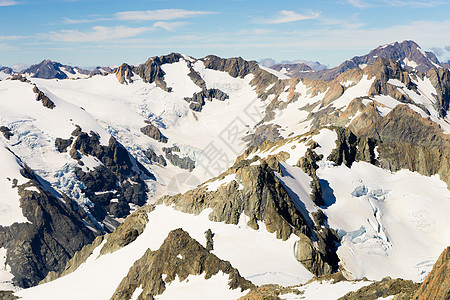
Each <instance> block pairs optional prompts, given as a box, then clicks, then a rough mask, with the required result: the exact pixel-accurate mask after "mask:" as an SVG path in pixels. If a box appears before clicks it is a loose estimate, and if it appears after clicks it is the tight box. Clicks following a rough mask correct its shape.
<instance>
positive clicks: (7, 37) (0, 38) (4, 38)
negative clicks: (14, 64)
mask: <svg viewBox="0 0 450 300" xmlns="http://www.w3.org/2000/svg"><path fill="white" fill-rule="evenodd" d="M23 38H24V37H23V36H20V35H0V42H1V41H15V40H19V39H23Z"/></svg>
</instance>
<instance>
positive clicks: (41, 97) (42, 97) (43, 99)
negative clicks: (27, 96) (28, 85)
mask: <svg viewBox="0 0 450 300" xmlns="http://www.w3.org/2000/svg"><path fill="white" fill-rule="evenodd" d="M33 92H35V93H36V101H41V102H42V105H43V106H44V107H47V108H50V109H53V108H55V103H53V102H52V100H50V99H49V98H48V97H47V96H46V95H45V94H44V93H43V92H42V91H40V90H39V89H38V87H37V86H34V88H33Z"/></svg>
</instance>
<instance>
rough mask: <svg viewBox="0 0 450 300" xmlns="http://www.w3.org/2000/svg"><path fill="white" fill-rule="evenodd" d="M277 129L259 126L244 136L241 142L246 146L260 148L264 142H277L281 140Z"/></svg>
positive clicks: (268, 125)
mask: <svg viewBox="0 0 450 300" xmlns="http://www.w3.org/2000/svg"><path fill="white" fill-rule="evenodd" d="M279 129H280V126H279V125H273V124H266V125H261V126H259V127H258V128H256V130H255V132H254V133H252V134H249V135H247V136H245V137H244V138H243V140H244V141H245V142H248V144H247V146H260V145H262V144H263V143H264V142H265V141H271V142H277V141H280V140H282V139H283V138H282V137H281V136H280V132H279Z"/></svg>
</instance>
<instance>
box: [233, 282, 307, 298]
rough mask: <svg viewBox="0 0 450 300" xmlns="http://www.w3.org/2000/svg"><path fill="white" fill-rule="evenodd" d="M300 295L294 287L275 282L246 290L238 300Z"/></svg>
mask: <svg viewBox="0 0 450 300" xmlns="http://www.w3.org/2000/svg"><path fill="white" fill-rule="evenodd" d="M288 293H289V294H296V295H299V296H300V295H301V292H300V291H299V290H298V289H296V288H295V287H284V286H281V285H277V284H265V285H262V286H259V287H257V288H256V289H254V290H251V291H250V292H248V294H247V295H245V296H242V297H241V298H239V299H238V300H281V298H280V297H279V296H281V295H283V294H288Z"/></svg>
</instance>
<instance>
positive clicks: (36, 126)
mask: <svg viewBox="0 0 450 300" xmlns="http://www.w3.org/2000/svg"><path fill="white" fill-rule="evenodd" d="M367 69H370V68H365V69H364V70H358V72H360V73H358V74H359V75H361V76H360V79H358V80H357V79H355V78H350V79H345V80H344V79H343V80H341V82H338V85H337V87H338V88H341V87H342V93H338V96H337V97H335V99H334V98H332V97H329V98H332V100H327V101H325V100H324V99H325V97H327V96H329V93H331V92H333V88H332V87H333V85H332V84H328V83H324V82H321V83H311V82H309V81H307V80H300V79H298V80H295V79H292V80H290V81H282V80H284V79H283V78H284V77H283V76H281V75H280V74H278V73H275V71H271V74H275V75H276V76H277V79H274V80H275V82H274V81H273V80H272V81H271V79H270V77H268V78H269V79H270V80H269V79H267V78H263V79H267V82H264V80H262V79H261V78H256V79H257V80H256V82H263V83H259V85H258V84H255V83H254V81H252V80H254V79H255V76H257V74H252V73H250V74H247V75H246V76H243V77H233V76H231V75H230V74H229V73H227V72H224V71H217V70H213V69H209V68H206V67H205V63H204V62H203V61H201V60H194V59H192V58H189V57H187V56H184V58H180V60H179V61H178V62H175V63H171V64H170V63H167V64H163V65H161V70H163V71H164V74H165V75H164V78H163V80H164V82H165V83H166V84H167V87H168V88H170V90H171V92H168V91H165V90H163V89H161V88H160V87H159V86H158V85H157V84H156V83H151V84H149V83H146V82H144V80H143V79H142V78H140V77H139V76H137V75H134V77H133V78H132V82H130V83H128V84H121V83H120V82H119V80H118V79H117V77H116V76H115V74H109V75H106V76H94V77H91V78H84V79H78V80H46V79H39V78H29V79H30V80H31V84H30V83H26V82H19V81H11V80H3V81H0V99H1V100H0V111H1V114H0V122H1V124H0V125H4V126H7V127H9V128H10V129H11V131H12V132H13V133H14V135H13V136H12V137H11V139H10V140H6V139H4V138H3V137H2V136H0V139H1V141H0V142H1V143H0V158H1V159H2V162H3V161H5V162H6V163H5V166H6V167H5V169H4V170H3V171H2V172H1V174H0V175H1V178H0V189H1V190H2V191H7V193H9V194H8V197H7V198H0V225H6V226H7V225H11V224H12V223H13V222H14V221H18V222H26V221H27V220H26V219H25V218H24V217H23V215H22V214H21V210H20V207H19V206H18V203H19V199H18V194H17V190H16V189H14V188H11V183H10V181H9V180H8V179H6V178H7V177H9V178H17V179H19V181H20V180H24V178H22V177H20V176H21V175H20V173H18V172H19V171H20V162H19V161H17V159H16V158H15V157H14V155H13V154H12V153H10V152H9V151H8V150H7V149H6V148H5V146H6V147H8V148H10V149H11V150H12V151H13V152H14V154H16V155H17V156H18V157H20V159H21V160H22V161H23V162H24V163H26V164H27V165H28V166H29V167H30V168H31V169H33V170H34V172H35V173H36V174H37V175H39V176H40V177H42V178H43V179H44V180H45V181H47V182H49V183H50V184H51V185H52V187H53V188H55V190H57V191H60V192H64V193H65V194H66V195H68V196H69V197H70V198H71V199H73V200H75V201H77V202H78V203H79V204H80V205H81V206H82V205H89V204H90V200H89V199H88V198H87V197H86V196H85V195H84V194H83V189H84V186H83V184H82V183H81V182H80V181H79V180H78V179H77V176H76V174H75V167H76V166H77V163H76V161H75V160H73V159H71V158H70V154H69V153H60V152H58V151H57V150H56V148H55V139H56V138H64V139H68V138H70V137H71V133H72V131H73V130H74V129H75V125H79V126H81V128H82V129H83V131H85V132H89V131H91V130H92V131H94V132H96V133H97V134H98V135H99V136H100V142H101V145H108V141H109V139H110V137H111V136H112V137H114V138H116V139H117V141H118V142H119V143H120V144H122V145H123V146H124V147H125V148H126V149H127V150H128V153H129V154H130V157H135V158H136V159H137V160H138V161H139V162H140V163H142V165H143V166H144V167H145V168H147V169H148V170H149V171H150V172H151V173H152V174H154V175H155V178H156V180H147V181H146V184H147V185H148V187H149V195H148V196H149V198H150V200H149V202H153V201H154V200H156V199H158V198H159V197H160V196H162V195H166V194H169V195H173V194H177V193H180V192H181V193H183V192H185V191H187V190H189V189H192V188H195V187H196V186H198V185H200V184H202V183H203V182H205V181H207V180H208V179H210V178H212V177H215V176H217V175H219V174H221V173H222V172H224V171H225V170H227V169H228V168H229V167H230V166H232V165H233V164H234V162H235V160H236V157H237V156H239V155H241V154H242V153H243V152H244V151H245V150H246V149H247V146H248V145H247V143H246V142H244V141H243V140H242V138H243V137H246V136H248V135H249V134H253V133H255V132H256V130H257V129H258V126H260V125H272V126H273V127H274V128H277V129H276V130H275V131H276V132H277V134H278V136H277V138H280V139H281V138H284V140H282V141H279V142H278V143H275V144H263V145H262V146H261V147H257V148H252V149H250V150H249V153H248V157H247V158H248V159H252V158H254V157H255V156H258V157H260V158H263V159H268V158H270V157H271V156H274V155H277V154H280V153H283V155H286V158H285V161H284V162H281V163H280V169H281V172H280V173H277V174H276V176H277V178H278V180H279V181H280V182H281V183H282V185H283V186H284V187H285V189H286V190H287V191H288V194H289V195H290V196H291V199H292V201H293V202H294V204H295V207H296V208H297V210H299V211H300V212H301V213H302V214H303V215H304V216H305V218H306V219H308V220H310V221H311V220H312V219H313V217H312V213H315V212H317V211H318V210H319V209H321V210H322V211H323V212H324V213H325V215H326V216H327V218H328V220H327V225H328V226H330V227H331V228H333V229H335V230H337V232H338V234H339V236H340V237H341V244H340V246H339V248H338V250H337V254H338V256H339V258H340V259H341V262H340V263H341V266H342V267H343V268H344V269H345V271H346V274H347V275H348V276H349V277H352V278H362V277H367V278H369V279H371V280H375V279H381V278H382V277H384V276H387V275H389V276H392V277H402V278H405V279H412V280H415V281H421V280H423V279H424V277H425V276H426V274H427V273H428V272H429V270H430V269H431V265H432V263H433V262H434V261H435V259H436V258H437V256H438V255H439V253H440V252H441V251H442V248H443V247H445V246H446V244H447V243H448V241H449V240H450V231H449V230H448V228H450V223H449V221H447V218H446V212H448V211H450V194H449V190H448V189H447V186H446V184H445V183H444V182H443V181H441V180H440V179H439V177H438V175H434V176H431V177H426V176H423V175H420V174H418V173H413V172H410V171H406V170H401V171H398V172H396V173H392V172H388V171H386V170H383V169H381V168H378V167H375V166H374V165H370V164H368V163H363V162H359V163H354V164H353V166H352V167H351V168H348V167H346V166H343V165H342V166H336V165H335V164H334V163H332V162H330V161H327V157H328V156H329V155H330V153H331V152H332V150H333V149H334V148H335V147H336V141H337V139H338V135H337V134H336V132H335V131H334V130H331V129H329V128H322V127H321V126H324V125H325V126H327V125H335V124H338V126H348V125H349V124H350V123H351V122H352V120H355V119H356V118H357V117H358V116H359V115H360V114H361V110H362V109H364V107H366V106H368V105H374V106H375V107H376V112H377V113H378V114H379V116H380V117H385V116H386V115H388V114H389V113H390V112H391V111H392V110H393V109H394V108H395V107H397V106H398V105H405V103H404V102H401V101H399V100H396V99H394V97H392V96H390V95H381V94H380V95H378V94H377V95H375V96H369V91H370V90H371V89H372V88H373V84H374V82H375V81H376V80H377V79H378V78H375V76H372V75H371V74H368V73H364V72H366V70H367ZM191 70H195V71H196V72H197V73H198V75H199V76H200V77H201V79H202V80H203V81H204V83H205V85H206V89H217V90H220V91H221V92H223V93H225V94H226V95H228V96H229V98H228V99H226V100H223V101H220V100H217V99H213V100H212V101H209V100H208V99H205V102H206V103H205V105H204V106H203V107H202V109H201V112H197V111H194V110H192V109H190V108H189V103H188V102H187V101H186V100H185V99H184V98H185V97H192V96H193V95H194V94H195V93H198V92H201V91H202V88H201V87H199V86H198V85H197V84H195V83H194V81H193V80H192V79H191V78H190V77H189V75H188V74H189V73H190V72H191ZM67 75H68V76H69V74H67ZM71 75H73V74H71ZM69 77H70V76H69ZM409 79H410V80H411V81H412V82H413V83H414V84H415V85H416V86H417V91H414V90H411V89H408V88H407V87H406V86H405V84H404V83H402V82H401V81H400V80H399V79H393V78H389V79H388V80H386V83H385V84H386V85H388V86H390V87H392V88H393V89H394V90H395V91H398V92H399V93H400V94H402V95H405V96H407V97H408V99H411V100H412V102H409V103H406V105H407V106H408V107H409V108H410V109H412V110H413V111H416V112H418V113H419V114H420V118H423V119H429V120H431V121H433V122H434V123H435V124H438V125H439V126H440V128H441V129H442V130H443V132H444V133H449V132H450V125H449V124H450V122H449V120H450V119H449V117H448V116H446V117H443V116H441V115H440V113H439V112H438V108H437V99H436V96H435V95H436V94H438V91H437V89H436V88H435V87H433V84H432V83H431V80H430V79H429V78H427V77H426V76H424V77H421V76H416V75H414V74H410V75H409ZM33 84H35V85H36V86H37V87H38V88H39V90H41V91H42V92H44V93H45V94H46V95H47V96H48V97H49V98H50V99H51V101H53V102H54V104H55V108H54V109H48V108H46V107H44V106H43V105H42V103H41V102H39V101H36V100H35V99H36V94H35V93H34V92H33ZM339 84H340V85H339ZM272 88H273V90H272ZM336 90H339V89H336ZM261 91H264V92H261ZM269 91H272V92H271V93H269ZM264 93H265V96H267V97H266V98H264V99H266V100H261V99H260V96H261V95H262V94H264ZM292 95H294V96H295V97H292ZM355 99H357V100H358V101H359V102H358V105H360V106H361V108H358V109H355V108H354V106H352V101H354V100H355ZM353 104H354V103H353ZM427 112H428V113H429V114H430V115H428V114H427ZM272 113H273V114H272ZM263 119H264V121H263V122H262V121H261V120H263ZM148 122H151V124H153V125H154V126H156V127H157V128H158V129H159V130H160V131H161V134H162V135H164V136H165V137H167V139H168V142H167V143H163V142H158V141H157V140H155V139H152V138H150V137H149V136H147V135H145V134H144V133H143V132H142V131H141V128H143V127H144V126H146V125H147V124H148ZM310 130H313V131H312V132H310ZM302 134H305V135H302ZM261 136H264V135H263V134H261ZM313 141H314V142H316V143H318V146H317V147H315V148H314V151H315V152H316V153H317V154H319V155H323V158H322V159H321V161H319V162H318V164H319V169H318V170H317V176H318V177H319V179H320V183H321V185H322V191H323V194H324V197H325V202H326V205H325V206H323V207H318V206H317V205H316V204H314V202H313V201H312V199H311V196H310V194H311V192H312V188H311V177H310V176H308V175H307V174H306V173H305V171H303V170H302V169H301V168H299V167H298V166H296V165H297V164H298V162H299V159H300V158H302V157H304V156H305V153H306V152H307V149H308V148H310V147H311V144H312V143H313ZM3 144H4V146H3ZM174 146H176V148H179V150H180V151H179V152H176V153H177V154H178V155H180V157H189V158H190V159H191V160H193V161H195V168H194V170H193V171H192V172H189V170H186V169H181V168H180V167H177V166H175V165H173V164H172V163H171V162H169V161H167V166H163V165H162V164H159V163H155V162H151V161H150V158H149V157H148V156H147V155H146V153H147V152H146V151H147V150H148V149H151V150H152V151H154V153H156V155H164V154H165V151H164V150H163V148H164V147H166V148H170V147H174ZM2 149H3V150H2ZM166 158H167V157H166ZM81 161H82V162H83V163H84V166H83V167H82V168H83V170H85V171H88V170H92V169H94V168H95V167H97V166H100V165H101V162H100V161H99V160H98V159H96V158H94V157H92V156H86V155H84V156H83V157H82V159H81ZM258 163H259V161H256V162H254V163H253V164H258ZM234 179H235V174H234V173H232V174H230V175H227V176H225V177H224V178H223V179H221V180H216V181H212V182H209V183H207V184H206V189H207V191H215V190H217V189H218V187H219V186H224V185H227V184H229V183H230V182H231V181H232V180H234ZM20 182H23V181H20ZM238 189H239V190H242V187H241V186H239V188H238ZM114 200H116V199H112V200H111V202H112V201H114ZM134 208H135V207H133V209H134ZM208 213H209V211H208V210H205V211H203V212H202V213H201V214H200V215H198V216H194V215H189V214H185V213H181V212H178V211H176V210H174V209H173V208H171V207H165V206H158V207H157V208H156V209H155V210H154V211H153V212H151V213H150V214H149V220H150V221H149V224H148V226H147V229H146V230H145V232H144V233H143V234H141V236H139V237H138V239H137V240H136V241H134V242H133V243H131V244H130V245H128V246H126V247H124V248H123V249H121V250H119V251H117V252H114V253H112V254H107V255H104V256H101V257H97V256H98V253H99V249H96V251H97V252H94V254H93V255H91V257H90V258H89V260H88V262H86V263H85V264H83V265H82V266H81V267H80V268H79V269H78V270H77V271H76V272H75V273H72V274H70V275H67V276H66V277H63V278H60V279H58V280H56V281H53V282H50V283H48V284H45V285H42V286H38V287H34V288H31V289H27V290H23V291H21V292H20V293H18V295H20V296H23V297H24V299H36V297H37V298H39V296H41V295H47V296H48V295H52V296H51V297H54V299H61V298H62V297H64V298H67V297H69V299H71V298H70V297H72V298H73V299H80V298H86V297H94V296H95V299H108V298H109V297H111V295H112V294H113V293H114V290H115V288H116V287H117V285H118V284H119V283H120V281H121V280H122V279H123V277H125V276H126V274H127V271H128V269H129V268H130V266H131V265H132V264H133V263H134V262H135V261H136V259H138V258H139V257H141V256H142V255H143V253H144V252H145V250H146V249H147V248H150V249H152V250H156V249H158V248H159V246H160V245H161V243H162V241H163V240H164V239H165V238H166V237H167V234H168V233H169V232H170V231H171V230H173V229H176V228H179V227H181V228H183V229H184V230H186V231H187V232H188V233H189V234H190V235H191V236H192V237H193V238H195V239H196V240H197V241H199V242H200V243H201V244H203V245H205V238H204V232H205V231H206V230H207V229H211V230H212V231H213V233H214V250H213V253H214V254H216V255H217V256H218V257H219V258H221V259H224V260H228V261H230V262H231V264H232V265H233V267H235V268H237V269H238V270H239V272H240V273H241V275H242V276H243V277H245V278H246V279H248V280H251V281H252V282H253V283H255V284H257V285H260V284H270V283H276V284H281V285H295V284H299V283H304V282H306V281H307V280H309V279H311V278H312V276H313V275H312V274H311V273H310V272H309V271H307V270H306V269H305V267H303V266H302V265H301V264H300V263H299V262H298V261H297V260H296V258H295V256H294V248H295V243H296V242H297V240H298V238H297V240H296V236H291V237H290V238H289V239H288V240H287V241H281V240H277V239H276V238H275V236H274V234H269V233H268V232H267V231H266V229H265V227H264V224H259V226H260V229H259V230H258V231H255V230H253V229H251V228H248V227H247V226H246V225H245V224H246V221H248V220H246V218H247V217H245V216H244V215H242V216H241V220H240V222H239V224H238V225H229V224H223V223H217V222H211V221H210V220H209V219H208V217H207V216H208ZM119 221H122V220H119ZM311 222H312V221H311ZM310 225H311V226H312V225H313V224H310ZM0 254H2V253H0ZM117 262H120V263H117ZM7 271H8V269H7V267H6V266H5V268H4V270H3V271H2V272H3V273H1V272H0V276H1V277H0V278H6V279H5V280H6V281H7V280H10V279H8V278H9V277H8V276H9V275H8V274H9V273H8V272H7ZM1 274H6V275H4V276H3V275H1ZM97 278H106V279H107V280H105V281H104V282H102V283H101V285H102V286H101V288H99V282H98V280H96V279H97ZM210 280H211V281H210ZM210 280H208V281H205V280H204V278H203V277H202V276H199V277H192V278H191V277H190V279H189V282H188V281H186V282H177V281H175V282H173V283H172V284H171V285H169V288H168V291H167V294H166V295H163V297H162V298H161V299H164V297H168V295H178V293H180V291H182V290H185V289H188V290H192V293H197V292H205V293H209V290H208V289H204V290H203V289H201V290H199V286H204V285H208V286H209V285H211V286H210V287H214V288H217V289H220V290H221V291H223V293H224V294H223V295H224V296H225V295H226V297H228V295H229V296H230V297H238V296H240V295H241V294H227V293H228V292H230V291H228V290H227V286H226V281H227V278H224V276H221V275H217V276H215V277H213V278H212V279H210ZM80 285H82V286H84V287H85V288H84V289H79V288H77V287H79V286H80ZM360 286H362V283H361V285H353V286H350V285H346V284H345V283H342V284H341V285H339V286H331V285H329V286H328V285H326V284H325V285H324V286H323V289H324V290H326V291H327V292H326V293H330V294H336V295H337V294H339V293H341V292H344V291H349V290H352V289H356V288H358V287H360ZM316 288H319V287H316V284H310V285H309V288H305V289H303V290H304V291H305V295H310V294H308V293H311V297H313V296H312V295H313V294H314V293H315V292H314V291H315V290H316ZM232 292H233V293H234V292H236V291H232ZM230 293H231V292H230ZM53 295H54V296H53ZM67 295H69V296H67ZM196 295H198V294H196ZM286 297H288V298H287V299H291V298H292V297H294V298H292V299H295V296H294V295H289V296H288V295H287V296H286ZM289 297H291V298H289ZM308 297H309V296H308ZM49 299H50V298H49Z"/></svg>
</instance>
